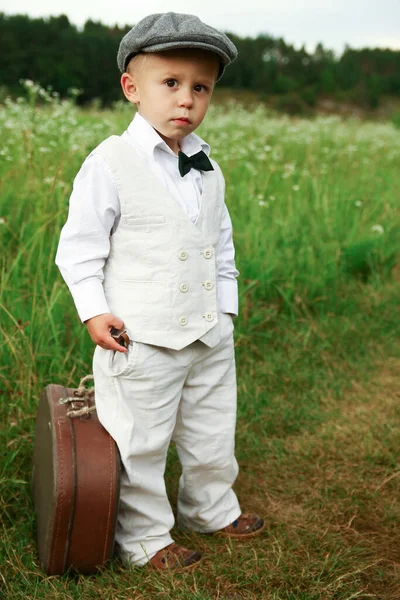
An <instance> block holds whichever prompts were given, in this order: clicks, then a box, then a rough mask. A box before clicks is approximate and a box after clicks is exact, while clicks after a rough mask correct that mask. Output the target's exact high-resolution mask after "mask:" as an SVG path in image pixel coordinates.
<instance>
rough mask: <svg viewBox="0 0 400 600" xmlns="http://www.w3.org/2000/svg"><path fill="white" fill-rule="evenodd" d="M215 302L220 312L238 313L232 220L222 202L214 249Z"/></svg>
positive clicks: (237, 274)
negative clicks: (215, 265) (218, 231)
mask: <svg viewBox="0 0 400 600" xmlns="http://www.w3.org/2000/svg"><path fill="white" fill-rule="evenodd" d="M216 259H217V303H218V306H219V310H220V311H221V312H226V313H232V314H234V315H238V313H239V306H238V304H239V302H238V285H237V280H236V278H237V277H238V276H239V275H240V273H239V271H238V270H237V269H236V266H235V248H234V245H233V239H232V221H231V218H230V215H229V212H228V209H227V207H226V204H225V203H224V210H223V215H222V221H221V234H220V238H219V242H218V246H217V249H216Z"/></svg>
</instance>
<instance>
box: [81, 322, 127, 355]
mask: <svg viewBox="0 0 400 600" xmlns="http://www.w3.org/2000/svg"><path fill="white" fill-rule="evenodd" d="M85 325H86V327H87V329H88V332H89V335H90V337H91V338H92V340H93V341H94V343H95V344H97V345H98V346H101V347H102V348H105V349H106V350H116V351H117V352H127V349H126V348H124V347H123V346H121V345H120V344H118V342H117V341H116V340H115V339H114V338H113V337H112V335H111V333H110V329H111V328H112V327H115V329H122V328H123V326H124V322H123V321H121V319H119V318H118V317H116V316H115V315H112V314H111V313H104V314H102V315H97V317H92V318H91V319H88V320H87V321H85Z"/></svg>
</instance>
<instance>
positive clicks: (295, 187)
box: [292, 185, 300, 192]
mask: <svg viewBox="0 0 400 600" xmlns="http://www.w3.org/2000/svg"><path fill="white" fill-rule="evenodd" d="M292 189H293V190H294V191H295V192H298V191H299V189H300V186H299V185H294V186H293V188H292Z"/></svg>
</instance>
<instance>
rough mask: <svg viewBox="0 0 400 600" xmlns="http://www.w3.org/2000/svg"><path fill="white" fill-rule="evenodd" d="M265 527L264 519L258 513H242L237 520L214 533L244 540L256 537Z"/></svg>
mask: <svg viewBox="0 0 400 600" xmlns="http://www.w3.org/2000/svg"><path fill="white" fill-rule="evenodd" d="M264 527H265V524H264V520H263V519H262V518H261V517H259V516H258V515H254V514H250V513H242V514H241V515H240V517H239V518H238V519H236V521H233V523H231V524H230V525H227V527H224V528H223V529H219V530H218V531H216V532H215V534H214V535H222V536H223V537H230V538H237V539H242V540H243V539H248V538H253V537H256V535H259V534H260V533H261V532H262V530H263V529H264Z"/></svg>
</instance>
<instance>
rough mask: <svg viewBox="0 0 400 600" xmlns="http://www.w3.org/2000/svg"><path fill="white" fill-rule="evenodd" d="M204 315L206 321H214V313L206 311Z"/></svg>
mask: <svg viewBox="0 0 400 600" xmlns="http://www.w3.org/2000/svg"><path fill="white" fill-rule="evenodd" d="M204 316H205V318H206V321H214V315H213V314H212V313H211V312H208V313H206V314H205V315H204Z"/></svg>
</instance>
